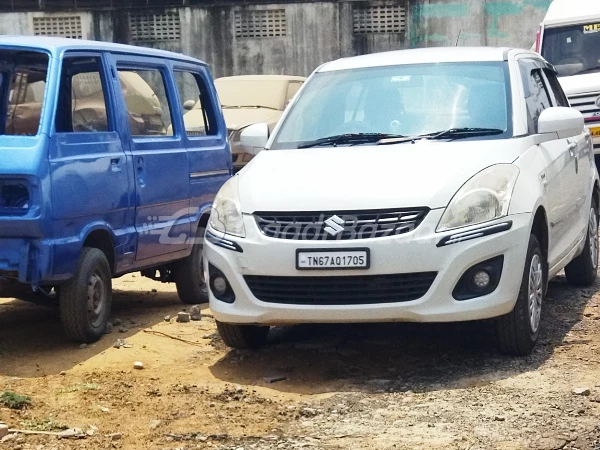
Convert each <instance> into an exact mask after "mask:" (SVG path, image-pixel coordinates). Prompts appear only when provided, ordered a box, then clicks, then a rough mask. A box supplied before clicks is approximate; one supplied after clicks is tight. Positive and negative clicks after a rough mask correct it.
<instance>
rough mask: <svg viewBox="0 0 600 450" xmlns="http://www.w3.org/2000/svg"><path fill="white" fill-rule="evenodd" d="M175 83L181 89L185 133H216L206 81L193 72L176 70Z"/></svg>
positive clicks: (192, 134)
mask: <svg viewBox="0 0 600 450" xmlns="http://www.w3.org/2000/svg"><path fill="white" fill-rule="evenodd" d="M174 75H175V83H176V84H177V90H178V91H179V101H180V102H181V110H182V111H185V110H188V111H187V112H186V113H185V114H184V115H183V124H184V126H185V133H186V134H187V135H188V136H191V137H193V136H207V135H215V134H216V133H217V127H216V126H215V125H214V114H213V110H212V108H211V101H210V97H209V96H208V90H207V89H206V86H205V84H204V81H203V80H202V79H201V78H200V77H199V76H198V75H196V74H193V73H191V72H180V71H175V72H174Z"/></svg>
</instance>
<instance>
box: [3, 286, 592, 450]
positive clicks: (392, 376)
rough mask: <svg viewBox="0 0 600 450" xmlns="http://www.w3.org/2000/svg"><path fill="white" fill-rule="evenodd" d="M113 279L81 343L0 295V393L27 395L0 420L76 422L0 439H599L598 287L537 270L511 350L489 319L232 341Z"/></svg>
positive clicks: (552, 443)
mask: <svg viewBox="0 0 600 450" xmlns="http://www.w3.org/2000/svg"><path fill="white" fill-rule="evenodd" d="M114 286H115V296H114V307H113V318H114V319H118V320H119V321H120V322H121V325H118V323H119V322H118V321H117V326H115V327H114V329H113V331H112V333H110V334H107V335H105V336H104V337H103V339H102V340H101V341H100V342H98V343H96V344H94V345H89V346H87V347H85V348H80V346H79V345H77V344H73V343H71V342H69V341H67V340H66V339H65V338H64V337H63V335H62V332H61V327H60V323H59V319H58V315H57V311H56V309H53V308H48V307H44V306H38V305H33V304H29V303H25V302H21V301H17V300H13V299H9V298H7V299H0V391H13V392H16V393H19V394H24V395H27V396H29V397H31V400H32V403H31V405H30V406H29V407H27V408H25V409H23V410H12V409H8V408H3V407H2V406H0V422H5V423H6V424H7V425H8V426H9V427H10V428H12V429H20V430H34V431H47V432H57V431H60V430H61V429H64V428H78V429H80V431H81V432H82V433H83V436H84V437H81V436H79V437H78V438H59V437H56V436H54V435H38V434H33V435H29V434H17V435H16V436H13V437H12V438H10V439H9V440H8V441H6V442H4V443H1V444H0V449H3V448H7V449H23V450H25V449H31V450H52V449H55V450H59V449H90V450H92V449H93V450H96V449H112V448H118V449H132V450H133V449H135V450H137V449H142V450H146V449H170V450H173V449H196V448H198V449H204V448H207V449H208V448H210V449H231V450H249V449H309V450H311V449H315V450H316V449H369V450H379V449H381V450H383V449H411V450H412V449H471V450H474V449H494V448H497V449H561V448H568V449H575V448H578V449H600V387H597V384H598V383H600V364H599V361H600V309H599V308H598V305H599V304H600V293H599V294H596V292H597V290H598V286H595V287H594V288H590V289H585V290H581V289H574V288H570V287H568V286H567V285H566V283H565V280H564V278H560V277H559V278H558V279H557V280H555V281H554V282H552V284H551V287H550V291H549V298H548V300H547V303H546V304H545V305H544V307H545V308H544V315H543V319H542V320H543V322H542V323H543V326H544V329H543V333H542V337H541V342H540V345H539V346H538V347H537V349H536V351H535V352H534V353H533V354H532V355H531V356H530V357H527V358H522V359H517V358H508V357H504V356H501V355H499V354H498V353H496V352H495V351H494V349H493V346H492V343H491V342H490V339H489V327H488V324H455V325H419V324H385V325H365V326H362V325H361V326H357V325H351V326H339V325H336V326H301V327H285V328H280V329H276V330H275V332H274V333H273V336H272V337H271V340H270V343H269V346H268V348H265V349H263V350H260V351H232V350H229V349H227V348H226V347H225V346H224V345H223V343H222V342H221V341H220V339H219V337H218V335H217V334H216V332H215V323H214V320H213V319H212V317H211V316H210V311H209V310H208V309H207V308H206V307H204V309H203V313H204V316H203V318H202V320H201V321H193V322H189V323H177V322H175V320H173V319H171V320H170V321H165V316H167V315H170V316H175V315H176V314H177V312H178V311H181V310H182V309H184V306H183V305H182V304H181V303H180V302H179V300H178V298H177V295H176V293H175V289H174V286H172V285H167V284H160V283H156V282H153V281H150V280H146V279H144V278H141V277H140V276H139V275H129V276H126V277H123V278H120V279H118V280H115V281H114ZM119 328H123V329H122V330H119ZM120 331H123V332H120ZM173 337H175V338H180V339H183V340H184V341H185V342H183V341H180V340H176V339H173ZM117 339H124V340H125V341H126V344H127V345H126V347H122V348H114V347H113V344H114V343H115V342H116V341H117ZM135 361H141V362H143V364H144V369H143V370H134V369H133V364H134V362H135ZM598 386H600V384H599V385H598ZM577 388H587V389H589V395H577V394H575V393H574V390H575V389H577ZM584 394H587V392H584Z"/></svg>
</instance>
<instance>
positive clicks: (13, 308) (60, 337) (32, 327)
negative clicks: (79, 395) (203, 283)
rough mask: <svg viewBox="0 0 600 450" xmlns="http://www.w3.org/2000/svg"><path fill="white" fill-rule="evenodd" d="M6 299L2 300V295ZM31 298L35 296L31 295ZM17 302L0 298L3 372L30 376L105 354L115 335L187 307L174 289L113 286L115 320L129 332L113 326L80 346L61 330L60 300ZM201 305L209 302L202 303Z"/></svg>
mask: <svg viewBox="0 0 600 450" xmlns="http://www.w3.org/2000/svg"><path fill="white" fill-rule="evenodd" d="M2 297H3V298H2ZM27 297H28V299H29V300H30V301H35V297H32V296H29V295H28V296H27ZM42 303H44V304H43V305H42V304H36V303H31V302H29V301H27V302H25V301H21V300H15V299H12V298H7V297H6V296H5V295H2V296H0V376H8V377H18V378H30V377H40V376H45V375H56V374H59V373H60V372H62V371H67V370H69V369H72V368H73V367H75V366H77V365H78V364H80V363H82V362H84V361H86V360H88V359H90V358H92V357H94V356H96V355H98V354H100V353H102V352H104V351H105V350H106V349H108V348H110V347H112V345H113V344H114V342H115V341H116V340H117V339H127V338H131V337H133V336H135V335H136V334H137V333H141V332H142V330H143V329H144V328H148V327H152V326H154V325H156V324H157V323H159V322H162V321H164V316H165V315H167V314H169V315H174V314H175V313H176V312H177V311H181V310H183V309H185V308H186V305H183V304H182V303H181V301H180V300H179V298H178V296H177V293H176V292H156V290H155V289H152V290H137V291H134V290H131V291H127V290H119V289H114V290H113V307H112V315H111V317H112V319H111V321H112V320H114V319H115V318H118V319H119V320H120V321H121V323H122V326H123V327H124V328H125V330H126V331H125V330H123V331H125V332H123V333H121V332H119V330H118V328H119V326H117V327H114V329H113V332H112V333H110V334H106V335H104V336H103V337H102V338H101V339H100V340H99V341H98V342H96V343H94V344H90V345H87V346H85V348H80V344H78V343H75V342H73V341H70V340H69V339H67V338H66V337H65V335H64V333H63V329H62V326H61V323H60V316H59V311H58V307H57V302H56V301H54V302H53V301H52V300H50V301H47V302H42ZM201 307H202V308H203V309H205V308H208V304H206V305H201Z"/></svg>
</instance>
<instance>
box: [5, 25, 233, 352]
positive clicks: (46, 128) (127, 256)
mask: <svg viewBox="0 0 600 450" xmlns="http://www.w3.org/2000/svg"><path fill="white" fill-rule="evenodd" d="M0 61H1V63H0V64H1V65H2V67H3V68H4V69H3V72H2V74H1V77H0V85H1V86H2V89H1V90H0V99H1V100H0V101H1V104H2V105H4V106H3V108H2V109H0V111H4V114H5V120H3V121H1V123H3V124H4V125H2V126H0V280H4V281H5V282H4V283H2V285H6V280H12V281H13V284H14V282H18V283H20V284H22V285H26V286H31V287H32V288H33V289H34V290H36V291H38V292H40V293H42V294H47V295H50V294H51V293H52V292H51V291H52V290H54V292H55V293H56V295H57V296H58V299H59V304H60V315H61V319H62V322H63V325H64V328H65V331H66V334H67V335H68V336H69V337H70V338H72V339H75V340H77V341H81V342H92V341H94V340H97V339H98V338H99V337H100V336H101V335H102V334H103V333H104V331H105V328H106V324H107V321H108V319H109V316H110V309H111V299H112V296H111V278H112V277H116V276H120V275H123V274H125V273H128V272H135V271H141V272H142V274H143V275H145V276H148V277H150V278H153V279H159V280H161V281H165V282H167V281H173V282H175V283H176V285H177V292H178V293H179V296H180V298H181V300H183V301H184V302H185V303H200V302H202V301H205V300H206V299H207V296H208V293H207V287H206V284H205V282H204V277H203V270H202V262H201V261H202V253H203V251H202V247H203V246H202V243H201V240H200V239H196V237H201V236H203V234H204V228H205V226H206V224H207V222H208V216H209V212H210V208H211V204H212V201H213V199H214V197H215V194H216V193H217V191H218V189H219V188H220V187H221V185H222V184H223V183H224V182H225V181H226V180H227V179H228V178H229V177H230V175H231V172H232V165H231V157H230V150H229V146H228V143H227V129H226V127H225V122H224V120H223V116H222V113H221V110H220V107H219V103H218V99H217V94H216V91H215V88H214V84H213V81H212V79H211V77H210V75H209V72H208V69H207V67H206V65H205V64H204V63H203V62H201V61H198V60H196V59H193V58H188V57H185V56H183V55H178V54H174V53H170V52H165V51H159V50H153V49H147V48H137V47H132V46H124V45H118V44H108V43H101V42H90V41H83V40H75V39H59V38H42V37H37V36H36V37H3V38H0ZM183 85H185V86H187V88H186V89H187V92H188V93H189V92H190V89H192V90H194V89H195V92H196V95H197V96H198V99H199V100H201V101H202V105H203V106H202V107H203V112H204V117H205V121H206V122H205V123H206V127H205V130H204V133H203V134H202V135H197V134H193V135H190V134H189V133H188V130H187V129H186V128H185V124H184V121H183V113H184V110H183V109H182V108H181V104H182V101H181V98H184V96H183V94H182V93H181V92H180V90H181V89H180V86H183ZM186 95H187V94H186ZM169 130H171V132H169Z"/></svg>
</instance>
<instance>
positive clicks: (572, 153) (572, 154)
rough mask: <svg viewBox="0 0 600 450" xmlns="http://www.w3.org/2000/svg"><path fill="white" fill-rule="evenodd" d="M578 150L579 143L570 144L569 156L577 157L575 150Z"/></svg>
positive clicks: (568, 148)
mask: <svg viewBox="0 0 600 450" xmlns="http://www.w3.org/2000/svg"><path fill="white" fill-rule="evenodd" d="M576 148H577V142H571V143H570V144H569V146H568V147H567V150H569V154H570V155H571V157H573V156H575V151H574V150H575V149H576Z"/></svg>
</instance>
